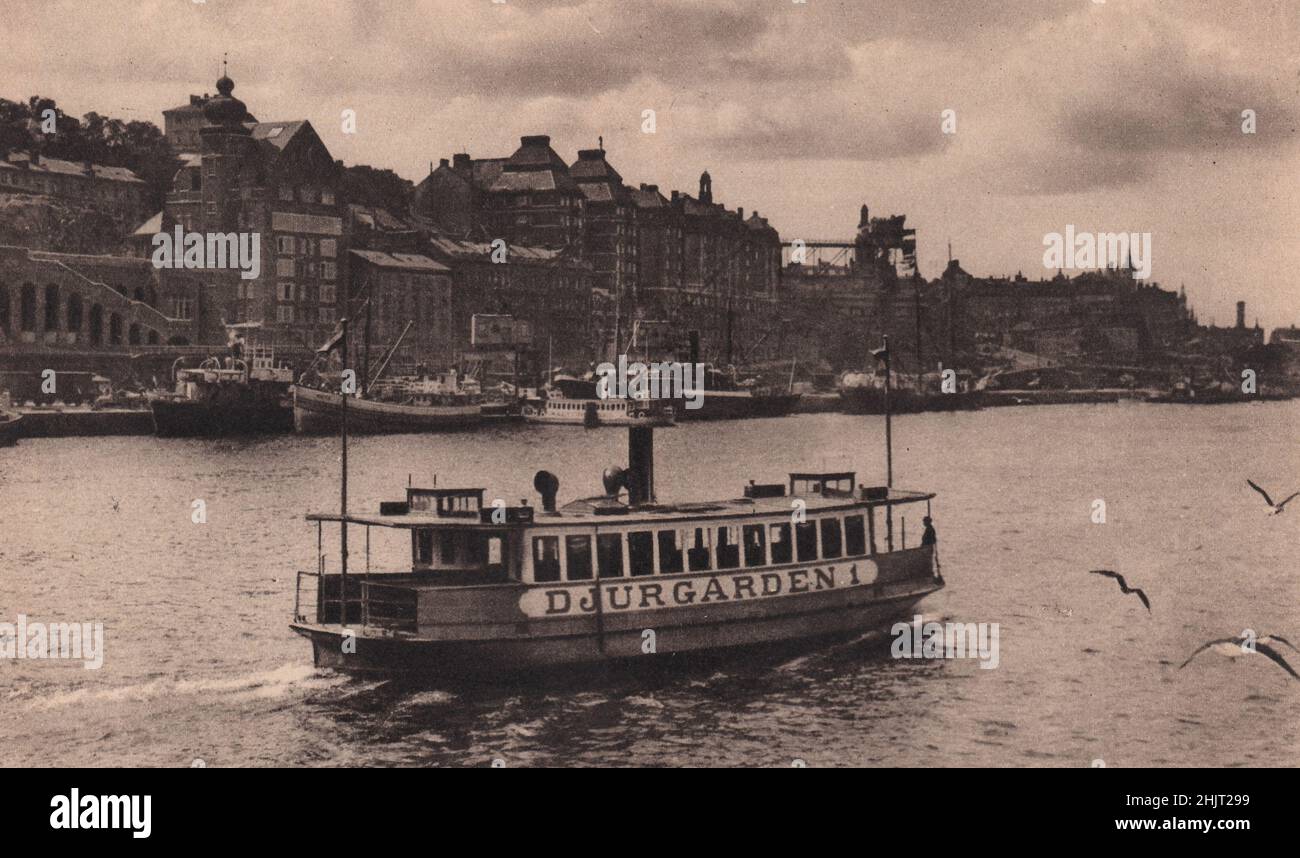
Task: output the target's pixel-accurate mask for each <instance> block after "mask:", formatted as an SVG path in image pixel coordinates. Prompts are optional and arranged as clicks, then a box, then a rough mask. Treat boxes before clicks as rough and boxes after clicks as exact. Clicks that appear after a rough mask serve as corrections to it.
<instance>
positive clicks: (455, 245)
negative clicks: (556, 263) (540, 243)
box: [430, 236, 560, 262]
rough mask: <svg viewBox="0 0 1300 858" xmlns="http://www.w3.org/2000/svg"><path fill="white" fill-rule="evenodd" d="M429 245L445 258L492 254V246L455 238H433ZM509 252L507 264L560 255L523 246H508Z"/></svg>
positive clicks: (481, 256)
mask: <svg viewBox="0 0 1300 858" xmlns="http://www.w3.org/2000/svg"><path fill="white" fill-rule="evenodd" d="M430 243H431V244H432V245H433V247H434V249H435V250H438V251H439V252H441V253H444V254H446V255H447V256H453V257H458V258H461V259H471V258H483V257H486V256H489V255H490V254H491V253H492V249H493V248H492V245H490V244H482V243H479V242H474V241H462V240H460V239H455V238H446V237H443V236H434V237H433V238H432V239H430ZM508 250H509V252H508V253H507V254H506V260H507V262H509V261H510V260H514V259H521V260H527V261H529V262H549V261H551V260H553V259H555V258H556V257H558V256H559V255H560V251H558V250H552V249H551V248H549V247H531V246H529V245H524V244H511V245H508Z"/></svg>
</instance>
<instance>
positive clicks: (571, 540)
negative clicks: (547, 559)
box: [564, 536, 591, 581]
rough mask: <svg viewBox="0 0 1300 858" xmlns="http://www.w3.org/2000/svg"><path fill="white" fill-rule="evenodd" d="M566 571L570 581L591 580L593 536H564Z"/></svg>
mask: <svg viewBox="0 0 1300 858" xmlns="http://www.w3.org/2000/svg"><path fill="white" fill-rule="evenodd" d="M564 558H565V560H564V572H565V577H566V579H567V580H569V581H590V580H591V537H590V536H566V537H564Z"/></svg>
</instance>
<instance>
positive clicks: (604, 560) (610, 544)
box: [596, 533, 623, 578]
mask: <svg viewBox="0 0 1300 858" xmlns="http://www.w3.org/2000/svg"><path fill="white" fill-rule="evenodd" d="M596 564H597V567H598V569H599V574H600V577H602V578H622V577H623V534H621V533H602V534H600V535H599V536H597V537H596Z"/></svg>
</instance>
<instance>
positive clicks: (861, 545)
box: [844, 515, 867, 557]
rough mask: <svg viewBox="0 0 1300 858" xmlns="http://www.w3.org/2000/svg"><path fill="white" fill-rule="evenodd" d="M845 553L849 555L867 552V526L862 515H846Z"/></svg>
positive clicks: (853, 555)
mask: <svg viewBox="0 0 1300 858" xmlns="http://www.w3.org/2000/svg"><path fill="white" fill-rule="evenodd" d="M844 553H845V554H847V555H848V556H849V557H855V556H857V555H859V554H866V553H867V526H866V524H865V522H863V520H862V516H860V515H849V516H845V517H844Z"/></svg>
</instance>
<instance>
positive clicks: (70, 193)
mask: <svg viewBox="0 0 1300 858" xmlns="http://www.w3.org/2000/svg"><path fill="white" fill-rule="evenodd" d="M145 193H146V186H145V183H144V181H143V180H141V179H140V177H139V176H137V175H136V174H135V173H133V172H132V171H130V170H128V169H127V168H125V167H106V166H104V165H102V164H92V163H90V162H89V161H64V160H61V159H58V158H47V157H45V156H43V155H40V154H38V153H31V152H20V151H15V152H9V153H8V154H7V155H6V156H5V157H4V158H3V159H0V195H5V194H13V195H19V196H29V197H41V196H45V197H51V198H53V199H56V200H60V201H62V202H66V203H68V204H70V205H73V206H76V207H78V208H82V209H86V210H90V211H94V212H98V213H101V214H103V215H106V216H107V217H108V218H109V219H111V221H112V222H113V224H114V226H115V228H116V229H117V231H118V233H119V234H122V233H126V232H127V231H128V230H130V229H131V228H132V227H134V226H135V225H136V224H138V223H139V222H140V221H141V220H142V219H143V218H144V216H145V214H146V209H145Z"/></svg>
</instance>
